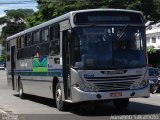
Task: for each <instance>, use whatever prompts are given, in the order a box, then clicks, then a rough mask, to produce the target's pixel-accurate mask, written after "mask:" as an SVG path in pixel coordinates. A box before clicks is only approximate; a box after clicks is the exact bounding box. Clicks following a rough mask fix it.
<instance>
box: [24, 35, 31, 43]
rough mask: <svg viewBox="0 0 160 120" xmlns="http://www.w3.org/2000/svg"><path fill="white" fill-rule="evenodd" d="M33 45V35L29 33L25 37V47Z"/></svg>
mask: <svg viewBox="0 0 160 120" xmlns="http://www.w3.org/2000/svg"><path fill="white" fill-rule="evenodd" d="M31 43H32V41H31V33H28V34H26V35H25V37H24V45H25V46H30V45H31Z"/></svg>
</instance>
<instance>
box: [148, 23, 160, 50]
mask: <svg viewBox="0 0 160 120" xmlns="http://www.w3.org/2000/svg"><path fill="white" fill-rule="evenodd" d="M158 25H159V24H158ZM158 25H153V26H151V28H150V29H147V30H146V40H147V47H149V48H150V47H153V48H154V49H157V50H160V27H158Z"/></svg>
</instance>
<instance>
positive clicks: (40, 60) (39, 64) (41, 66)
mask: <svg viewBox="0 0 160 120" xmlns="http://www.w3.org/2000/svg"><path fill="white" fill-rule="evenodd" d="M32 66H33V72H48V62H47V56H41V55H40V54H39V48H38V47H37V48H36V52H35V56H34V58H33V61H32Z"/></svg>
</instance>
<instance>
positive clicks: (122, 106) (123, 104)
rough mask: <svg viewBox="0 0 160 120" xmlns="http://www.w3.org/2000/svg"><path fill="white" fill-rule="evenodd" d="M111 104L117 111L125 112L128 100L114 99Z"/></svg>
mask: <svg viewBox="0 0 160 120" xmlns="http://www.w3.org/2000/svg"><path fill="white" fill-rule="evenodd" d="M113 103H114V105H115V107H116V109H118V110H125V109H126V108H127V106H128V104H129V98H123V99H115V100H113Z"/></svg>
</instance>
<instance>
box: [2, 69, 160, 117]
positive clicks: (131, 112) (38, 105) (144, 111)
mask: <svg viewBox="0 0 160 120" xmlns="http://www.w3.org/2000/svg"><path fill="white" fill-rule="evenodd" d="M6 84H7V82H6V73H5V71H0V113H1V115H0V120H1V118H3V119H2V120H6V119H5V117H6V116H7V115H8V116H9V117H11V118H12V119H10V120H98V119H99V120H107V119H114V120H115V119H134V120H139V119H143V118H148V119H160V94H155V95H152V94H151V97H150V98H136V99H131V100H130V101H131V103H130V104H129V107H128V109H127V110H126V111H116V110H115V108H114V106H113V105H112V103H108V104H106V103H99V104H96V106H95V110H91V111H88V112H82V111H81V112H80V111H79V110H78V107H77V106H76V105H75V106H70V109H69V110H68V111H66V112H60V111H58V110H57V109H56V108H55V104H54V102H53V101H52V100H51V99H46V98H41V97H36V96H27V98H26V99H24V100H21V99H20V98H19V97H18V94H17V92H15V91H12V90H11V89H10V88H8V87H7V86H6ZM2 115H3V116H2ZM124 115H125V116H124ZM149 117H151V118H149Z"/></svg>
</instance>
